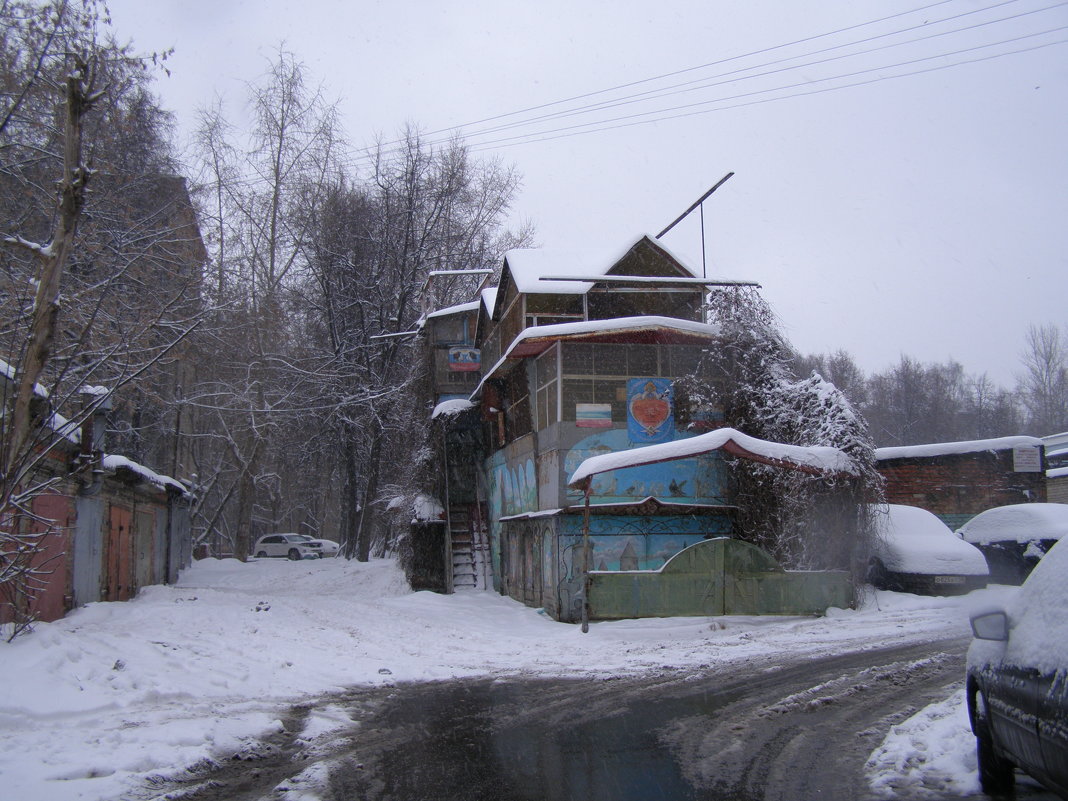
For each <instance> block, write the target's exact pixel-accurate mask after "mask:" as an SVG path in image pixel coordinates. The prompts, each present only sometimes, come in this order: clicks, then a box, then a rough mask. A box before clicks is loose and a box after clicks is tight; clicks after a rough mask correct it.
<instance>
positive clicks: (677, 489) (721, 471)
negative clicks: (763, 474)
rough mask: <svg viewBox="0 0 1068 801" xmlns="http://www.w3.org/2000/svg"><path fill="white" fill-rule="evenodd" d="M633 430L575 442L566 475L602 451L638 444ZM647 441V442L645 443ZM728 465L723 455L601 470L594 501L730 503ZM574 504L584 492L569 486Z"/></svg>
mask: <svg viewBox="0 0 1068 801" xmlns="http://www.w3.org/2000/svg"><path fill="white" fill-rule="evenodd" d="M635 444H636V443H634V442H633V441H632V440H631V439H630V435H629V431H624V430H623V429H618V428H616V429H612V430H611V431H602V432H598V433H596V434H591V435H590V436H588V437H585V438H584V439H582V440H580V441H579V442H577V443H575V445H574V447H572V448H571V450H569V451H568V452H567V456H566V457H564V476H565V478H566V477H567V476H570V475H571V474H572V473H574V472H575V470H576V469H577V468H578V466H579V465H580V464H582V462H583V461H584V460H585V459H588V458H589V457H591V456H598V455H600V454H602V453H613V452H615V451H624V450H628V449H630V448H632V447H634V445H635ZM643 444H644V443H643ZM726 480H727V478H726V468H725V466H724V464H723V461H722V459H721V458H720V456H719V454H716V453H713V454H709V455H707V456H702V457H699V458H693V459H679V460H677V461H673V462H662V463H660V464H650V465H644V466H642V467H628V468H626V469H623V470H612V471H610V472H608V473H599V474H597V475H595V476H594V477H593V482H592V485H591V487H592V492H591V498H590V502H591V503H625V502H627V501H640V500H641V499H643V498H647V497H650V496H652V497H654V498H658V499H659V500H662V501H675V502H676V503H705V504H723V503H726V501H725V500H724V499H725V493H726ZM567 499H568V501H569V502H571V503H579V502H580V501H581V500H582V492H581V491H579V490H572V489H569V490H568V491H567Z"/></svg>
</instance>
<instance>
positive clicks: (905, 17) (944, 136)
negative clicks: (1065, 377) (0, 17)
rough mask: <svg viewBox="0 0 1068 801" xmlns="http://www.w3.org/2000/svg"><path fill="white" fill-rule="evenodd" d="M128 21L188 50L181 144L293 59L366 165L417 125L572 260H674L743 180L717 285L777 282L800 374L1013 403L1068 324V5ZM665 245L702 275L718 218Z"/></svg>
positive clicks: (162, 1)
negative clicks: (838, 356) (270, 68)
mask: <svg viewBox="0 0 1068 801" xmlns="http://www.w3.org/2000/svg"><path fill="white" fill-rule="evenodd" d="M109 6H110V7H111V10H112V15H113V18H114V25H115V29H116V30H117V31H118V32H119V34H120V35H122V36H126V37H130V38H132V39H133V40H134V42H135V44H137V45H138V47H139V48H140V49H142V50H155V49H165V48H168V47H174V48H175V54H174V56H173V57H172V59H171V60H170V62H169V66H170V69H171V73H172V74H171V76H170V77H169V78H167V77H161V79H160V80H159V82H158V92H159V93H160V95H161V96H162V98H163V102H164V105H165V106H167V107H168V108H170V109H172V110H173V111H174V112H175V113H176V115H177V118H178V122H179V125H180V126H181V130H182V131H183V132H188V130H189V129H190V128H191V127H192V125H193V117H194V112H195V109H196V108H197V107H198V106H203V105H207V104H210V103H211V102H212V99H213V98H214V97H215V96H216V95H218V96H220V97H221V98H222V99H223V100H224V102H225V103H227V104H228V105H229V106H230V107H231V108H232V110H233V114H234V116H238V115H239V114H240V113H241V106H242V104H243V99H244V96H245V85H246V83H247V82H249V81H255V80H256V79H257V78H258V77H259V76H261V75H262V74H263V72H264V70H265V68H266V65H267V62H268V59H270V58H271V56H272V54H274V53H276V52H277V50H278V47H279V46H280V45H281V44H283V43H284V46H285V47H286V48H287V49H288V50H291V51H292V52H294V53H295V54H296V55H297V56H298V58H300V59H301V60H302V61H304V62H305V64H306V65H307V66H308V68H309V71H310V73H311V75H312V76H313V78H314V79H315V80H316V81H321V82H322V83H323V85H324V87H325V91H326V93H327V95H328V96H331V97H336V98H338V99H339V100H340V108H341V110H342V114H343V118H344V126H345V129H346V131H347V134H348V136H349V138H350V140H351V143H352V147H353V150H354V152H356V151H358V150H359V148H361V147H363V146H366V145H367V144H368V143H370V142H371V141H372V140H373V139H374V137H375V136H376V134H380V133H381V134H384V135H386V136H389V135H391V134H393V133H395V132H396V130H397V129H398V128H399V127H400V126H402V125H403V124H404V123H405V122H413V123H416V124H417V125H419V126H420V127H421V128H422V129H424V130H425V131H428V132H433V131H438V130H442V129H450V128H454V127H457V126H463V127H464V130H465V131H466V132H467V133H468V135H469V139H468V141H469V142H470V144H471V145H472V147H473V149H475V150H476V151H478V152H479V154H480V155H481V156H483V157H499V158H501V159H504V160H505V161H507V162H510V163H514V164H515V166H516V167H517V168H518V170H519V171H520V172H521V174H522V175H523V179H524V180H523V189H522V191H521V193H520V194H519V196H518V198H517V200H516V204H515V209H514V210H515V218H516V220H519V219H530V220H532V221H533V222H534V223H535V225H536V227H537V232H538V234H537V237H538V242H539V244H540V245H542V246H544V247H547V248H572V247H582V246H589V245H601V244H606V243H618V244H620V245H621V246H622V244H624V243H625V242H626V241H627V240H628V239H633V238H635V237H636V236H637V235H639V234H641V233H645V232H649V233H653V234H655V233H657V232H659V231H660V230H661V229H662V228H663V227H665V226H666V225H667V224H668V223H669V222H671V221H672V220H673V219H674V218H675V217H676V216H677V215H678V214H680V213H681V212H682V211H684V210H685V209H686V208H687V207H688V206H689V205H690V204H691V203H692V202H693V201H694V200H696V199H697V198H698V197H699V196H700V195H701V194H703V193H704V192H705V191H706V190H707V189H708V188H710V187H711V186H712V185H713V184H714V183H715V182H716V181H718V180H719V179H720V178H721V177H722V176H724V175H725V174H726V173H728V172H731V171H733V172H734V173H735V175H734V177H733V178H732V179H730V180H729V181H728V182H727V183H726V184H724V185H723V187H722V188H721V189H720V190H719V191H718V192H716V193H715V194H714V195H713V196H712V197H711V198H710V199H709V200H708V201H706V203H705V207H704V211H705V230H706V241H707V248H708V273H709V275H714V276H723V277H731V278H746V279H752V280H755V281H758V282H760V283H761V284H762V285H763V287H764V295H765V297H766V298H767V299H768V300H769V301H770V302H771V303H772V305H773V306H774V308H775V309H776V311H777V312H778V313H779V315H780V317H781V319H782V321H783V324H784V326H785V329H786V332H787V334H788V336H789V337H790V339H791V340H792V342H793V343H794V345H795V346H796V347H797V348H798V349H799V350H801V351H802V352H823V351H829V350H835V349H838V348H844V349H846V350H848V351H850V352H851V353H852V354H853V355H854V356H855V357H856V358H857V360H858V362H859V363H860V365H861V366H862V367H863V368H864V369H865V370H867V371H869V372H870V371H879V370H885V369H887V368H889V367H890V366H892V365H893V364H895V363H896V362H897V361H898V359H899V357H900V356H901V355H902V354H908V355H910V356H913V357H915V358H918V359H921V360H923V361H943V360H946V359H948V358H950V357H953V358H955V359H957V360H958V361H960V362H961V363H962V364H963V365H964V367H965V369H966V370H968V371H969V372H972V373H981V372H987V373H988V374H989V375H990V377H991V378H992V379H994V380H996V381H998V382H999V383H1001V384H1003V385H1006V386H1009V385H1011V384H1012V383H1013V381H1014V375H1015V374H1016V373H1017V372H1019V369H1020V367H1019V357H1020V353H1021V351H1022V349H1023V346H1024V336H1025V334H1026V331H1027V327H1028V326H1029V325H1031V324H1046V323H1056V324H1058V325H1064V324H1068V313H1066V311H1065V310H1066V308H1068V305H1066V303H1068V145H1066V143H1068V44H1066V42H1068V3H1065V2H1057V0H1047V1H1046V2H1042V0H1009V2H1005V0H944V2H931V1H930V0H927V1H926V2H925V0H911V1H906V0H883V1H882V2H840V1H838V0H824V2H820V3H797V2H791V0H746V2H728V1H727V0H686V1H685V2H683V1H681V0H679V1H676V0H662V2H657V3H652V2H649V1H648V0H643V1H641V2H631V0H611V1H610V2H609V1H607V0H582V1H581V2H576V0H569V1H567V2H558V1H557V0H537V2H533V1H528V2H523V3H520V2H513V3H509V2H504V3H502V2H499V0H496V1H494V2H475V1H474V0H470V1H468V0H450V2H430V0H426V1H425V2H424V1H414V0H385V1H384V2H372V1H371V0H304V2H300V3H297V2H283V1H282V0H109ZM704 65H709V66H704ZM951 65H956V66H951ZM695 68H696V69H695ZM906 73H913V74H911V75H906ZM658 76H669V77H658ZM895 76H902V77H895ZM648 79H655V80H648ZM639 82H640V83H639ZM850 84H852V86H847V85H850ZM623 85H629V86H627V87H626V88H621V89H616V90H615V91H612V92H608V93H602V94H592V93H598V92H601V90H606V89H611V88H613V87H620V86H623ZM669 87H675V88H674V89H669ZM664 91H671V92H673V94H669V95H663V94H657V93H662V92H664ZM638 93H644V94H641V95H639V94H638ZM636 95H637V96H636ZM577 96H581V99H578V100H573V101H571V102H568V103H564V104H559V105H552V106H546V105H545V104H551V103H556V102H557V101H562V100H566V99H568V98H574V97H577ZM606 101H613V102H612V103H607V102H606ZM620 101H627V102H625V103H624V104H622V105H620V104H619V103H620ZM592 104H598V105H605V106H609V107H606V108H602V109H601V110H599V111H593V112H590V111H589V109H590V106H591V105H592ZM541 106H544V107H543V108H540V109H539V110H538V111H532V112H528V113H526V114H518V115H514V116H509V117H505V118H502V119H497V120H495V121H494V122H493V123H482V124H471V123H475V122H477V121H479V120H484V119H486V118H490V117H497V116H498V115H503V114H508V113H510V112H516V111H520V110H523V109H529V108H532V107H541ZM581 109H586V110H587V112H588V113H584V114H574V115H570V116H557V117H556V118H554V119H547V120H543V121H541V122H537V123H535V122H524V121H525V120H529V118H530V117H533V116H538V115H546V114H559V113H560V112H564V111H574V110H581ZM635 115H641V116H635ZM511 123H522V124H521V125H517V126H516V127H514V128H511V129H509V130H507V131H500V132H497V133H492V134H482V135H477V132H478V131H479V130H481V129H484V128H486V127H488V126H489V125H502V124H511ZM588 123H595V124H593V125H586V124H588ZM635 123H638V124H635ZM583 125H586V127H574V126H583ZM538 132H543V133H540V134H539V133H538ZM550 132H551V133H550ZM516 136H521V137H522V138H521V139H519V140H518V142H516V141H515V140H512V141H507V142H502V141H499V140H501V139H502V138H504V137H516ZM487 142H489V143H490V144H488V145H487V144H486V143H487ZM483 148H485V149H483ZM664 242H665V243H666V244H667V245H668V246H669V247H670V248H671V249H672V250H674V251H677V252H679V253H680V254H682V255H686V256H689V257H690V259H691V262H692V263H693V264H694V265H695V266H696V267H697V269H698V270H700V267H701V239H700V228H699V217H698V215H697V214H696V213H695V214H694V215H691V217H690V218H689V219H688V220H687V222H686V223H684V224H682V225H680V226H678V227H677V228H676V229H675V230H673V231H672V232H671V233H669V234H668V235H667V236H666V237H665V238H664Z"/></svg>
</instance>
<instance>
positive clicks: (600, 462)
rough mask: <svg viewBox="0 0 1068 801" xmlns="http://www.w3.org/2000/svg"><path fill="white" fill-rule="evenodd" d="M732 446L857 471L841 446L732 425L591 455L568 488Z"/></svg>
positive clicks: (781, 459) (808, 465)
mask: <svg viewBox="0 0 1068 801" xmlns="http://www.w3.org/2000/svg"><path fill="white" fill-rule="evenodd" d="M732 447H733V449H737V450H740V451H742V452H744V453H745V454H750V455H754V456H759V457H763V458H764V459H769V460H772V461H775V462H782V463H784V464H788V465H795V466H798V467H802V468H811V469H814V470H818V471H821V472H828V473H854V472H856V466H855V465H854V464H853V460H852V459H850V458H849V456H847V455H846V454H845V453H844V452H843V451H841V450H839V449H838V448H832V447H829V446H819V447H810V448H805V447H801V446H799V445H785V444H783V443H780V442H768V441H767V440H763V439H757V438H756V437H751V436H749V435H748V434H743V433H742V432H741V431H738V430H736V429H733V428H718V429H716V430H715V431H710V432H708V433H707V434H701V435H700V436H696V437H690V438H689V439H680V440H675V441H674V442H664V443H662V444H660V445H647V446H646V447H644V448H633V449H631V450H627V451H616V452H614V453H604V454H600V455H599V456H591V457H590V458H588V459H586V460H585V461H583V462H582V464H580V465H579V466H578V468H576V470H575V472H574V473H572V474H571V478H569V479H568V482H567V483H568V486H569V487H572V488H579V487H581V485H582V483H583V482H584V481H585V480H586V479H587V478H589V477H590V476H593V475H596V474H597V473H605V472H608V471H609V470H620V469H623V468H626V467H637V466H639V465H644V464H652V463H654V462H667V461H672V460H674V459H686V458H688V457H691V456H698V455H700V454H703V453H709V452H710V451H714V450H719V449H720V448H732Z"/></svg>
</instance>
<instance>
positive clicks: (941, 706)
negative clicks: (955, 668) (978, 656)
mask: <svg viewBox="0 0 1068 801" xmlns="http://www.w3.org/2000/svg"><path fill="white" fill-rule="evenodd" d="M867 768H868V782H869V784H870V786H871V789H872V791H873V792H874V793H875V795H876V797H878V798H901V797H905V798H916V799H918V798H930V799H938V798H945V797H947V796H953V797H962V796H971V795H973V794H978V793H979V777H978V775H977V772H976V770H977V763H976V758H975V738H974V737H973V736H972V730H971V726H970V724H969V723H968V710H967V708H966V707H965V706H964V690H959V691H958V692H956V693H954V694H953V695H952V696H951V697H950V698H949V699H947V700H946V701H943V702H942V703H938V704H932V705H931V706H929V707H927V708H925V709H922V710H920V711H919V712H917V713H916V714H915V715H913V716H912V717H911V718H909V719H908V720H906V721H905V722H904V723H902V724H900V725H898V726H894V728H893V729H891V730H890V733H889V734H888V735H887V736H886V738H885V739H884V740H883V742H882V744H881V745H880V746H879V747H878V748H877V749H876V750H875V752H874V753H873V754H872V755H871V757H870V758H869V759H868V765H867Z"/></svg>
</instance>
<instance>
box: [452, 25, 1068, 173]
mask: <svg viewBox="0 0 1068 801" xmlns="http://www.w3.org/2000/svg"><path fill="white" fill-rule="evenodd" d="M1065 27H1066V28H1068V26H1065ZM1062 44H1068V39H1058V40H1055V41H1052V42H1044V43H1042V44H1038V45H1034V46H1033V47H1026V48H1021V49H1019V50H1012V51H1009V52H1007V53H994V54H992V55H989V56H982V57H979V58H973V59H967V60H964V61H958V62H956V63H954V64H943V65H938V66H935V67H927V68H924V69H919V70H913V71H912V72H906V73H902V74H900V75H885V76H880V77H878V78H870V79H868V80H864V81H855V82H853V83H849V84H843V85H842V86H826V87H823V88H820V89H813V90H811V91H807V92H795V93H793V94H788V95H783V96H781V97H768V98H762V99H760V100H750V101H747V102H744V103H735V104H733V105H730V106H723V107H722V108H712V109H703V110H701V111H690V112H686V113H684V114H672V115H670V116H665V117H658V118H656V119H651V120H638V121H636V122H627V123H622V124H620V125H610V126H605V127H603V128H595V129H591V130H588V131H572V132H570V133H563V134H559V135H557V136H545V137H543V138H537V139H528V140H527V141H524V142H512V143H511V144H492V143H483V145H482V146H479V145H474V146H472V147H471V148H470V150H471V152H474V153H477V152H481V151H483V150H497V149H500V148H504V147H514V146H516V145H524V144H533V143H537V142H549V141H552V140H555V139H566V138H568V137H571V136H581V135H584V134H591V133H601V132H603V131H612V130H616V129H619V128H631V127H634V126H636V125H650V124H653V123H657V122H665V121H668V120H677V119H683V118H686V117H696V116H698V115H701V114H711V113H713V112H715V111H729V110H732V109H738V108H745V107H747V106H757V105H762V104H764V103H774V102H777V101H779V100H790V99H792V98H795V97H806V96H808V95H818V94H824V93H827V92H836V91H838V90H840V89H852V88H855V87H857V86H867V85H869V84H874V83H880V82H882V81H890V80H895V79H897V78H908V77H912V76H915V75H923V74H926V73H930V72H939V71H941V70H944V69H951V68H953V67H959V66H963V65H967V64H978V63H981V62H984V61H993V60H995V59H998V58H1003V57H1005V56H1013V55H1020V54H1022V53H1032V52H1034V51H1036V50H1042V49H1044V48H1046V47H1053V46H1055V45H1062ZM877 69H880V68H877ZM854 74H857V73H854ZM839 77H844V76H839ZM827 80H832V79H827ZM801 85H804V84H798V86H801ZM769 91H770V90H769ZM751 94H753V93H751ZM756 94H759V93H756ZM707 102H714V101H707ZM693 105H703V104H693ZM632 116H637V115H632ZM587 124H592V123H587ZM527 136H537V134H528V135H527ZM512 138H518V137H512Z"/></svg>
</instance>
